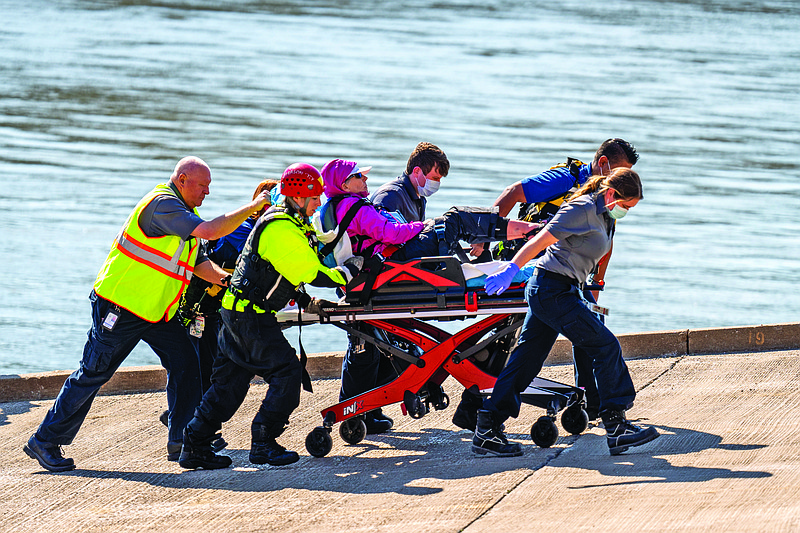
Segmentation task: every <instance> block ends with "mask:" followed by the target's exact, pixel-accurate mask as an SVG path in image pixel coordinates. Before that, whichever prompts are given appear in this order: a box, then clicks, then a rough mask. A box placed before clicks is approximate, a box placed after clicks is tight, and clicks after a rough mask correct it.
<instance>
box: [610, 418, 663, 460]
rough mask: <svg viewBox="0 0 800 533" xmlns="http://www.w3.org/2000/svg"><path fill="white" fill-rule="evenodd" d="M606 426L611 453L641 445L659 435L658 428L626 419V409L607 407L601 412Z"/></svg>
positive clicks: (618, 452)
mask: <svg viewBox="0 0 800 533" xmlns="http://www.w3.org/2000/svg"><path fill="white" fill-rule="evenodd" d="M600 416H601V417H602V418H603V425H604V426H605V428H606V441H607V442H608V451H609V452H610V453H611V455H619V454H621V453H622V452H624V451H625V450H627V449H628V448H632V447H633V446H641V445H642V444H647V443H648V442H650V441H652V440H655V439H657V438H658V437H659V433H658V431H657V430H656V428H653V427H649V428H640V427H638V426H634V425H633V424H631V423H630V422H628V421H627V420H626V419H625V411H614V410H611V409H606V410H605V411H603V412H601V413H600Z"/></svg>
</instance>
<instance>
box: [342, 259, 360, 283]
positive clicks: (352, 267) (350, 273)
mask: <svg viewBox="0 0 800 533" xmlns="http://www.w3.org/2000/svg"><path fill="white" fill-rule="evenodd" d="M362 268H364V258H363V257H361V256H360V255H354V256H353V257H351V258H349V259H348V260H346V261H345V262H344V264H343V265H342V266H338V267H336V270H339V271H340V272H341V273H342V275H344V279H345V280H346V281H347V282H348V283H350V280H352V279H353V278H354V277H356V276H357V275H358V273H359V272H360V271H361V269H362Z"/></svg>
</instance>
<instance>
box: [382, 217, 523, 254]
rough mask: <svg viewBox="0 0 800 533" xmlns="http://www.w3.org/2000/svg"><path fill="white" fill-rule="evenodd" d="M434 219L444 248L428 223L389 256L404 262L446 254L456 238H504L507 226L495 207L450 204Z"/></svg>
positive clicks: (454, 247) (455, 245)
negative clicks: (440, 227) (441, 228)
mask: <svg viewBox="0 0 800 533" xmlns="http://www.w3.org/2000/svg"><path fill="white" fill-rule="evenodd" d="M434 222H435V223H436V224H439V225H442V226H443V229H444V234H443V235H442V237H443V241H442V242H443V246H442V247H446V249H442V247H440V242H439V235H438V234H437V233H436V230H435V227H434V224H429V225H427V226H425V229H423V230H422V231H421V232H420V233H418V234H417V235H416V236H415V237H414V238H413V239H411V240H409V241H408V242H406V243H405V244H404V245H403V246H402V247H401V248H400V249H399V250H398V251H397V252H395V254H394V255H392V259H395V260H398V261H404V260H406V259H414V258H417V257H432V256H437V255H450V254H452V253H453V252H454V251H455V249H456V247H457V246H460V244H459V242H458V241H459V240H463V241H468V242H471V243H474V242H488V241H492V240H496V239H498V238H500V239H502V238H505V236H506V233H507V227H508V221H507V220H506V219H504V218H502V217H500V216H498V214H497V209H486V208H481V207H451V208H450V209H449V210H448V211H447V212H446V213H445V214H444V215H442V216H440V217H436V218H435V219H434Z"/></svg>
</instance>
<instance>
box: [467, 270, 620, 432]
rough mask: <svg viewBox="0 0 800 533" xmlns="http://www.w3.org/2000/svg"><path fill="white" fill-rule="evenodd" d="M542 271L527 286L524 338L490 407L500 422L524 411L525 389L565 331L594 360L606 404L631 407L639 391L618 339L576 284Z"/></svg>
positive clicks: (488, 401)
mask: <svg viewBox="0 0 800 533" xmlns="http://www.w3.org/2000/svg"><path fill="white" fill-rule="evenodd" d="M536 272H537V274H536V275H534V276H532V277H531V279H529V280H528V285H527V288H526V290H525V299H526V300H527V302H528V313H527V315H526V316H525V322H524V324H523V325H522V332H521V333H520V338H519V343H518V345H517V348H516V349H515V350H514V352H513V353H512V354H511V357H510V358H509V361H508V364H507V365H506V367H505V368H504V369H503V371H502V372H500V375H499V376H498V377H497V382H496V383H495V386H494V390H493V392H492V395H491V396H490V397H489V398H487V399H486V400H485V401H484V404H483V405H484V409H488V410H490V411H493V412H494V413H495V420H497V421H499V422H502V421H504V420H506V419H507V418H508V417H517V416H519V410H520V393H521V392H522V391H523V390H525V388H526V387H527V386H528V385H529V384H530V383H531V381H533V378H535V377H536V376H537V375H538V374H539V371H540V370H541V369H542V365H543V364H544V361H545V359H546V358H547V355H548V354H549V353H550V349H551V348H552V347H553V345H554V344H555V342H556V338H557V337H558V334H559V333H560V334H562V335H564V336H565V337H566V338H567V339H569V340H570V341H571V342H572V344H573V346H574V347H575V348H576V349H580V350H582V351H583V352H585V354H586V355H587V356H588V357H589V358H590V359H591V361H592V372H593V374H594V380H595V383H596V385H597V391H598V393H599V396H600V409H601V410H603V409H619V410H625V409H628V408H629V407H630V406H632V405H633V400H634V398H635V397H636V390H635V389H634V387H633V381H632V380H631V376H630V373H629V372H628V367H627V365H626V364H625V361H624V360H623V359H622V349H621V348H620V345H619V341H617V338H616V337H614V334H613V333H611V331H609V330H608V328H606V326H605V325H604V324H603V323H602V322H601V321H600V320H599V319H598V318H597V315H595V314H594V313H592V312H591V311H589V309H587V308H586V306H585V305H584V304H583V302H582V300H581V299H580V296H579V294H578V288H577V287H576V286H574V285H570V284H569V283H565V282H563V281H559V280H554V279H551V278H546V277H544V275H543V273H542V271H540V270H537V271H536Z"/></svg>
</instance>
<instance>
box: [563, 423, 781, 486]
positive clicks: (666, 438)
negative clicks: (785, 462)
mask: <svg viewBox="0 0 800 533" xmlns="http://www.w3.org/2000/svg"><path fill="white" fill-rule="evenodd" d="M654 427H656V428H657V429H658V430H659V432H660V433H661V437H659V438H658V439H656V440H655V441H653V442H652V443H648V444H646V445H644V446H642V447H641V448H639V447H637V448H631V449H629V450H628V451H627V452H625V453H623V454H621V455H616V456H611V455H605V456H597V457H592V461H591V464H585V462H586V460H587V459H588V458H587V457H586V456H583V455H579V454H564V455H562V456H561V457H560V460H559V461H557V462H552V463H550V464H549V466H553V467H568V468H585V469H591V470H597V471H598V472H600V473H601V474H603V475H607V476H609V477H617V478H618V477H621V476H630V477H635V478H636V480H632V481H621V482H616V483H607V484H605V483H603V484H594V485H580V486H573V487H569V488H572V489H586V488H596V487H609V486H620V485H638V484H648V483H687V482H689V483H699V482H704V481H709V480H712V479H722V478H738V479H757V478H766V477H771V476H772V475H773V474H772V473H770V472H760V471H752V470H730V469H728V468H704V467H698V466H676V465H673V464H672V463H670V461H669V460H668V459H667V458H665V457H664V456H670V455H684V454H690V453H698V452H702V451H704V450H710V449H719V450H727V451H730V452H733V453H735V452H741V451H750V450H756V449H761V448H766V447H767V445H765V444H722V437H721V436H719V435H714V434H712V433H705V432H702V431H695V430H690V429H683V428H673V427H669V426H658V425H656V426H654ZM580 438H581V439H598V440H599V439H602V440H603V441H605V437H604V436H600V435H594V434H587V435H582V436H581V437H580ZM600 446H602V447H603V449H604V450H605V449H606V445H605V442H603V443H602V444H601V445H600Z"/></svg>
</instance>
